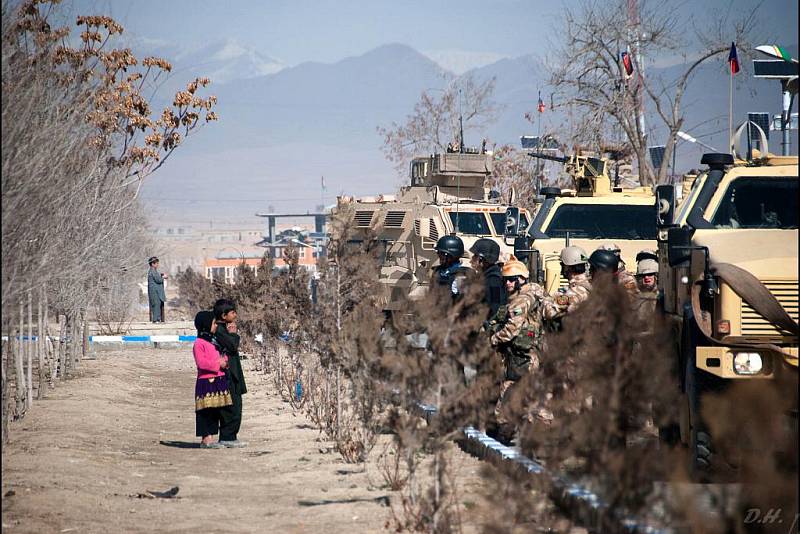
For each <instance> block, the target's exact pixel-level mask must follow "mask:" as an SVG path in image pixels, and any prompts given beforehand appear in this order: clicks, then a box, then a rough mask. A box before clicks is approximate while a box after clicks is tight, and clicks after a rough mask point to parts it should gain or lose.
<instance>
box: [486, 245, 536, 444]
mask: <svg viewBox="0 0 800 534" xmlns="http://www.w3.org/2000/svg"><path fill="white" fill-rule="evenodd" d="M502 274H503V281H504V282H505V285H506V291H507V292H508V309H507V311H506V315H505V317H503V318H502V323H501V324H500V325H499V326H500V328H499V329H498V330H497V331H496V332H494V333H493V334H492V336H491V337H490V338H489V341H490V342H491V344H492V346H493V347H495V348H496V349H497V350H498V352H499V353H500V354H501V355H502V357H503V363H504V364H505V377H504V381H503V384H502V386H501V388H500V398H499V399H498V401H497V406H496V408H495V418H496V421H497V429H496V430H495V429H492V430H494V431H495V432H496V436H497V440H498V441H500V442H503V443H508V442H510V441H511V439H512V438H513V435H514V431H515V425H514V424H513V423H511V422H510V421H509V420H508V417H507V416H506V415H505V414H504V413H503V411H504V410H503V405H504V403H506V402H507V399H508V398H509V396H510V395H511V393H512V391H513V389H514V386H515V384H516V383H517V382H518V381H519V380H520V379H521V378H522V377H523V376H525V375H526V374H527V373H529V372H530V371H531V370H536V369H538V368H539V349H540V346H541V341H542V339H541V338H542V300H543V299H544V296H545V294H544V289H543V288H542V286H540V285H539V284H536V283H531V284H529V283H528V278H529V277H530V274H529V272H528V268H527V267H525V264H524V263H522V262H521V261H519V260H517V259H516V258H515V257H514V256H511V260H510V261H508V262H506V263H505V264H504V265H503V269H502ZM495 432H493V433H495Z"/></svg>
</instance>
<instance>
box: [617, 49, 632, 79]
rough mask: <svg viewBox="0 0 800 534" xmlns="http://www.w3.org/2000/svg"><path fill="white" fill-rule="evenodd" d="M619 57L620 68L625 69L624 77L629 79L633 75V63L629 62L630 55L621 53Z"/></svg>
mask: <svg viewBox="0 0 800 534" xmlns="http://www.w3.org/2000/svg"><path fill="white" fill-rule="evenodd" d="M619 57H620V60H622V68H623V69H625V76H626V77H630V76H631V75H632V74H633V61H631V55H630V54H629V53H627V52H622V53H621V54H620V55H619Z"/></svg>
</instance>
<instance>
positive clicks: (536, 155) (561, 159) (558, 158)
mask: <svg viewBox="0 0 800 534" xmlns="http://www.w3.org/2000/svg"><path fill="white" fill-rule="evenodd" d="M528 155H529V156H530V157H532V158H539V159H547V160H550V161H557V162H559V163H566V162H567V161H568V160H569V158H567V157H566V156H551V155H550V154H542V153H541V152H528Z"/></svg>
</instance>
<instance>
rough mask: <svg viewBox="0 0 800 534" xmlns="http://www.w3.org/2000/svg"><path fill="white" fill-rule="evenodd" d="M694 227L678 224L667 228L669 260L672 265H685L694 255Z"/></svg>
mask: <svg viewBox="0 0 800 534" xmlns="http://www.w3.org/2000/svg"><path fill="white" fill-rule="evenodd" d="M693 234H694V228H692V227H691V226H677V227H672V228H670V229H668V230H667V262H669V266H670V267H679V266H682V265H684V264H685V263H686V262H687V261H689V259H690V258H691V257H692V251H691V246H692V235H693Z"/></svg>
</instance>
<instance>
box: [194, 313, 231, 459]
mask: <svg viewBox="0 0 800 534" xmlns="http://www.w3.org/2000/svg"><path fill="white" fill-rule="evenodd" d="M194 326H195V328H197V339H196V340H195V342H194V347H193V348H192V352H193V353H194V361H195V363H196V364H197V382H196V383H195V386H194V406H195V418H196V429H197V435H198V436H200V437H201V441H200V448H202V449H221V448H222V445H220V444H219V443H218V442H215V441H213V436H214V435H216V434H217V433H218V432H219V423H220V408H222V407H223V406H230V405H231V404H233V400H232V399H231V393H230V388H229V387H228V379H227V378H226V377H225V371H224V369H225V368H226V367H227V366H228V357H227V356H221V355H220V353H219V351H217V348H216V347H215V346H214V343H213V342H212V339H213V335H214V332H215V331H216V329H217V323H216V321H215V319H214V314H213V313H211V312H210V311H201V312H199V313H198V314H197V315H196V316H195V318H194Z"/></svg>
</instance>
